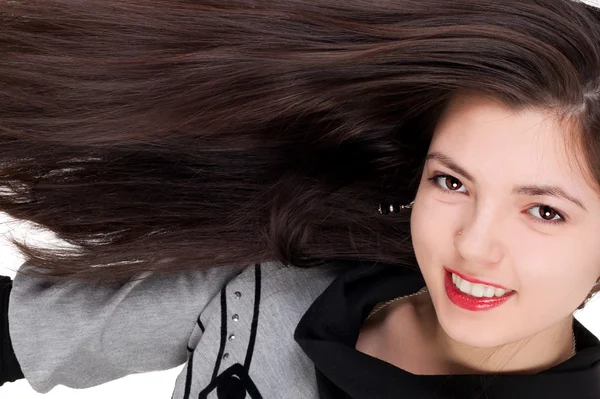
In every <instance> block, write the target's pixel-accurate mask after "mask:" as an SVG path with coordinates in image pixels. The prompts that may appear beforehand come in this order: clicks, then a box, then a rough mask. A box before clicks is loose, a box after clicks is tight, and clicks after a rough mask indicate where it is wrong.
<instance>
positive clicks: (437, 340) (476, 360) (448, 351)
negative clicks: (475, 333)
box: [431, 305, 573, 374]
mask: <svg viewBox="0 0 600 399" xmlns="http://www.w3.org/2000/svg"><path fill="white" fill-rule="evenodd" d="M431 308H433V305H432V306H431ZM432 324H434V325H435V326H436V327H435V329H434V334H433V336H432V339H433V340H434V345H435V346H436V347H437V348H438V353H439V355H440V362H441V363H442V364H443V365H444V366H445V367H446V368H448V371H449V372H448V373H447V374H496V373H503V374H533V373H538V372H541V371H544V370H547V369H549V368H551V367H553V366H555V365H557V364H560V363H562V362H564V361H566V360H567V359H569V358H570V357H571V356H572V354H573V316H572V315H571V316H569V317H568V318H566V319H565V320H563V321H561V322H559V323H557V324H556V325H554V326H552V327H550V328H548V329H546V330H544V331H541V332H539V333H537V334H535V335H534V336H530V337H526V338H524V339H522V340H519V341H516V342H512V343H508V344H506V345H501V346H498V347H493V348H478V347H472V346H468V345H465V344H462V343H460V342H457V341H455V340H453V339H452V338H451V337H449V336H448V335H447V334H446V333H445V331H444V330H443V328H442V327H441V326H440V324H439V322H438V321H437V317H435V321H434V322H433V323H432Z"/></svg>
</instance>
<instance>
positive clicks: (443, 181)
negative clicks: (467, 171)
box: [429, 175, 467, 193]
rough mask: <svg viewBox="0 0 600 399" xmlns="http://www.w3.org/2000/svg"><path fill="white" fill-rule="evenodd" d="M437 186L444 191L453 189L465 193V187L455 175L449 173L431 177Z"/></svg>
mask: <svg viewBox="0 0 600 399" xmlns="http://www.w3.org/2000/svg"><path fill="white" fill-rule="evenodd" d="M429 180H431V181H433V182H434V183H435V184H436V185H437V186H439V188H441V189H442V190H444V191H453V192H458V193H466V192H467V188H466V187H465V186H464V185H463V184H462V183H461V181H460V180H458V179H457V178H456V177H453V176H449V175H437V176H433V177H432V178H431V179H429Z"/></svg>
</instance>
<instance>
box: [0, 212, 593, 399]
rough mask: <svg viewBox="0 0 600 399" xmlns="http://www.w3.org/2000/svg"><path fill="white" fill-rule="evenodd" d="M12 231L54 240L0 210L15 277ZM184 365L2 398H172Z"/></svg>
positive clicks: (6, 260)
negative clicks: (9, 240)
mask: <svg viewBox="0 0 600 399" xmlns="http://www.w3.org/2000/svg"><path fill="white" fill-rule="evenodd" d="M9 234H13V235H14V236H15V237H26V238H27V241H29V240H36V241H38V242H51V241H52V238H51V237H50V236H48V235H44V234H39V233H38V232H36V231H35V230H32V229H31V228H29V227H28V226H25V225H22V224H17V223H15V222H11V221H10V220H9V219H8V218H6V217H5V216H3V215H2V214H1V213H0V275H6V276H11V277H14V274H15V270H17V269H18V268H19V266H20V265H21V263H22V262H23V260H22V259H21V258H20V257H19V255H18V253H17V252H16V251H15V249H14V248H13V247H12V246H10V245H8V243H7V242H6V240H2V239H1V237H7V235H9ZM599 315H600V300H597V299H595V300H593V301H591V302H590V303H589V304H588V306H587V307H586V309H585V310H583V311H580V312H577V313H576V316H577V318H578V319H579V320H580V321H581V323H582V324H584V325H585V326H586V327H587V328H588V329H589V330H590V331H592V332H593V333H594V334H595V335H596V336H600V317H598V316H599ZM182 368H183V365H182V366H180V367H177V368H175V369H172V370H168V371H160V372H153V373H145V374H137V375H131V376H128V377H125V378H121V379H120V380H116V381H112V382H109V383H106V384H103V385H100V386H97V387H94V388H89V389H85V390H74V389H70V388H66V387H64V386H58V387H56V388H54V389H53V390H52V391H50V392H49V393H47V394H44V395H42V394H39V393H37V392H35V391H34V390H33V389H32V388H31V387H30V386H29V384H28V383H27V381H26V380H19V381H17V382H14V383H6V384H4V385H3V386H2V387H0V398H3V399H35V398H37V399H41V398H44V399H100V398H102V399H106V398H113V399H120V398H144V399H169V398H171V394H172V391H173V387H174V385H175V379H176V378H177V375H179V373H180V372H181V369H182Z"/></svg>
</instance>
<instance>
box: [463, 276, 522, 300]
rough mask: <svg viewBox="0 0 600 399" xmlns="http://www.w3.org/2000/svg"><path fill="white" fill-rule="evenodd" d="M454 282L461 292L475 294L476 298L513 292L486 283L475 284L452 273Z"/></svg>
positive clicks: (499, 295)
mask: <svg viewBox="0 0 600 399" xmlns="http://www.w3.org/2000/svg"><path fill="white" fill-rule="evenodd" d="M452 282H453V283H454V285H455V286H456V288H458V289H459V290H460V291H461V292H464V293H465V294H467V295H471V296H474V297H476V298H481V297H486V298H493V297H494V296H496V297H501V296H503V295H505V294H506V293H510V292H512V290H509V291H507V290H503V289H501V288H495V287H491V286H489V285H485V284H473V283H471V282H469V281H467V280H463V279H462V278H460V277H459V276H457V275H456V274H454V273H452Z"/></svg>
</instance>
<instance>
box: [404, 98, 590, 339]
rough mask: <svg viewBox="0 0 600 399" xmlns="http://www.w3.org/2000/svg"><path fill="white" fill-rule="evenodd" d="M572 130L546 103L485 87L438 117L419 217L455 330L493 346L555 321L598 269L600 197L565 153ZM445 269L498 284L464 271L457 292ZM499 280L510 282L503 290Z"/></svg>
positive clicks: (439, 304)
mask: <svg viewBox="0 0 600 399" xmlns="http://www.w3.org/2000/svg"><path fill="white" fill-rule="evenodd" d="M569 137H571V136H570V135H569V134H567V133H566V132H565V131H564V127H561V125H560V124H559V123H557V122H556V121H555V120H553V118H552V116H551V115H550V114H549V113H543V112H540V111H533V110H524V111H520V112H514V111H510V110H509V109H507V108H505V107H504V106H502V105H500V104H499V103H496V102H494V101H492V100H490V99H487V98H485V97H478V96H463V97H457V98H456V99H455V100H454V101H453V102H452V104H451V105H450V107H449V108H448V109H447V111H446V113H445V114H444V116H443V118H442V119H441V120H440V123H439V124H438V126H437V128H436V131H435V134H434V137H433V140H432V143H431V146H430V148H429V153H428V159H427V161H426V164H425V168H424V172H423V176H422V178H421V182H420V186H419V190H418V193H417V196H416V199H415V205H414V208H413V211H412V219H411V229H412V239H413V245H414V248H415V252H416V257H417V260H418V263H419V266H420V268H421V271H422V273H423V276H424V278H425V281H426V283H427V286H428V287H429V290H430V295H431V298H432V301H433V305H434V308H435V311H436V314H437V318H438V320H439V323H440V326H441V327H442V328H443V329H444V331H445V332H446V334H447V335H448V336H449V337H451V338H452V339H454V340H456V341H458V342H462V343H464V344H468V345H472V346H477V347H493V346H498V345H503V344H506V343H510V342H514V341H517V340H521V339H524V338H526V337H529V336H532V335H534V334H536V333H538V332H541V331H543V330H546V329H549V328H551V327H553V326H555V325H557V324H558V323H560V322H563V321H564V320H565V319H566V318H568V317H569V316H570V315H571V314H572V312H573V311H574V310H575V309H576V308H577V307H578V306H579V305H580V304H581V302H582V301H583V300H584V299H585V297H586V295H587V294H588V292H589V291H590V290H591V288H592V287H593V285H594V283H595V281H596V279H598V277H599V276H600V199H599V196H598V194H597V192H596V191H594V188H593V187H591V186H590V185H589V179H586V174H585V172H583V171H582V170H581V169H580V168H578V167H577V165H576V164H574V163H573V160H574V157H571V156H569V155H568V154H567V150H566V148H565V145H564V140H567V139H569ZM459 233H460V234H459ZM448 269H450V270H452V271H454V272H456V274H460V275H462V276H463V277H464V279H466V280H467V281H469V280H470V281H471V282H475V283H476V282H478V281H483V282H486V283H490V284H488V285H479V286H474V285H472V284H471V285H469V284H466V283H461V282H460V280H458V281H457V284H458V285H462V286H463V287H462V288H463V291H466V292H468V293H469V294H464V293H460V292H459V291H460V290H457V288H454V287H455V284H454V282H452V277H448V278H449V279H450V280H449V281H450V283H449V284H447V283H446V278H447V276H446V275H447V274H448V276H451V274H450V273H448ZM492 284H495V285H500V286H503V287H505V288H508V289H509V290H512V291H514V292H513V293H512V294H510V293H509V294H508V295H506V294H504V295H501V296H498V295H497V294H502V291H497V290H495V288H494V287H492V286H491V285H492ZM480 295H483V297H482V298H479V296H480ZM486 295H487V296H486ZM489 296H492V298H489ZM494 298H501V300H498V299H494Z"/></svg>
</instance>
